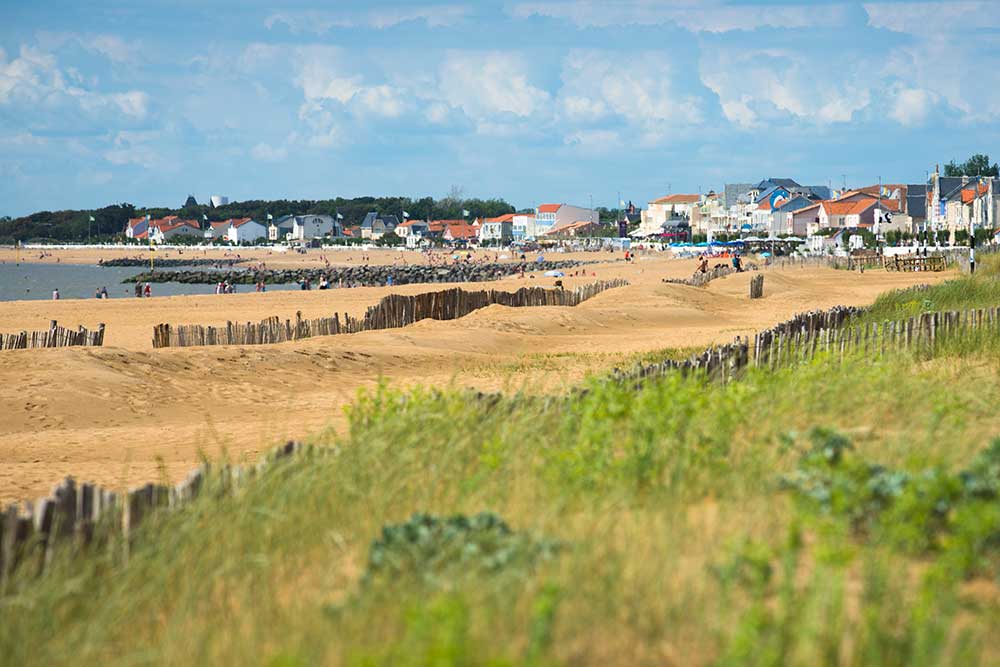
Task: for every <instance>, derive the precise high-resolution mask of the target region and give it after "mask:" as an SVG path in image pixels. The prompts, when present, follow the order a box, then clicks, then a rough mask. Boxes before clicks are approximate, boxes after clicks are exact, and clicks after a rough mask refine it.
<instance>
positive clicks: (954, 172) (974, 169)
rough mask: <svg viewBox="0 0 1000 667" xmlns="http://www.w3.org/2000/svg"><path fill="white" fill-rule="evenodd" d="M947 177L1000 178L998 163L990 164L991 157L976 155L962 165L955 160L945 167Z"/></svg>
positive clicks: (981, 154)
mask: <svg viewBox="0 0 1000 667" xmlns="http://www.w3.org/2000/svg"><path fill="white" fill-rule="evenodd" d="M944 175H945V176H994V177H998V178H1000V168H998V166H997V163H996V162H994V163H993V164H990V156H989V155H985V154H983V153H976V154H975V155H973V156H972V157H970V158H969V159H968V160H966V161H965V162H963V163H962V164H956V163H955V161H954V160H952V161H951V162H949V163H948V164H946V165H945V166H944Z"/></svg>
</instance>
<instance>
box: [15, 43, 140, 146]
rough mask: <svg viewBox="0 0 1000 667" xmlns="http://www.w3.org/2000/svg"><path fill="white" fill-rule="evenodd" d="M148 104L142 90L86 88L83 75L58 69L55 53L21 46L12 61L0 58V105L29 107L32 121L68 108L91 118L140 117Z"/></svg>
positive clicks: (72, 70) (69, 69)
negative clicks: (82, 112) (107, 90)
mask: <svg viewBox="0 0 1000 667" xmlns="http://www.w3.org/2000/svg"><path fill="white" fill-rule="evenodd" d="M149 103H150V98H149V95H148V94H147V93H145V92H143V91H138V90H129V91H125V92H102V91H98V90H94V89H92V88H89V87H86V82H85V77H84V76H82V75H81V74H80V73H79V72H77V71H76V70H75V69H74V68H66V69H63V68H61V67H60V66H59V62H58V59H57V58H56V56H55V55H54V54H52V53H49V52H46V51H43V50H41V49H38V48H34V47H31V46H28V45H22V46H21V49H20V52H19V55H18V57H16V58H14V59H13V60H10V61H7V60H6V58H0V105H13V106H20V107H21V108H24V109H26V110H27V109H30V110H31V112H32V117H31V118H32V121H33V122H35V123H40V122H43V121H44V120H45V118H46V117H45V114H46V113H57V112H60V111H70V110H78V111H84V112H87V113H88V114H90V116H91V119H94V118H97V117H104V118H107V117H108V116H109V115H111V116H113V115H115V114H123V115H124V116H127V117H129V118H131V119H142V118H145V117H146V116H147V114H148V113H149ZM60 120H65V119H62V118H61V119H60ZM61 129H65V128H61Z"/></svg>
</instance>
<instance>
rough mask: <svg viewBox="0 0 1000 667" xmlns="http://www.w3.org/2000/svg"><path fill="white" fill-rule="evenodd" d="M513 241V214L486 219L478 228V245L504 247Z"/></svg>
mask: <svg viewBox="0 0 1000 667" xmlns="http://www.w3.org/2000/svg"><path fill="white" fill-rule="evenodd" d="M513 240H514V214H513V213H507V214H506V215H500V216H497V217H495V218H486V219H485V220H483V224H482V226H480V228H479V241H480V243H489V244H493V245H497V244H500V245H506V244H508V243H510V242H511V241H513Z"/></svg>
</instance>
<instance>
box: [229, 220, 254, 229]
mask: <svg viewBox="0 0 1000 667" xmlns="http://www.w3.org/2000/svg"><path fill="white" fill-rule="evenodd" d="M252 221H253V218H230V219H229V224H231V225H232V226H233V227H236V228H240V227H242V226H243V225H245V224H247V223H248V222H252Z"/></svg>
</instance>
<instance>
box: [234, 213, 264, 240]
mask: <svg viewBox="0 0 1000 667" xmlns="http://www.w3.org/2000/svg"><path fill="white" fill-rule="evenodd" d="M228 222H229V229H228V230H227V234H226V238H228V239H229V240H230V242H232V243H256V242H257V241H259V240H260V239H266V238H267V225H263V224H261V223H259V222H257V221H256V220H254V219H253V218H231V219H230V220H228Z"/></svg>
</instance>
